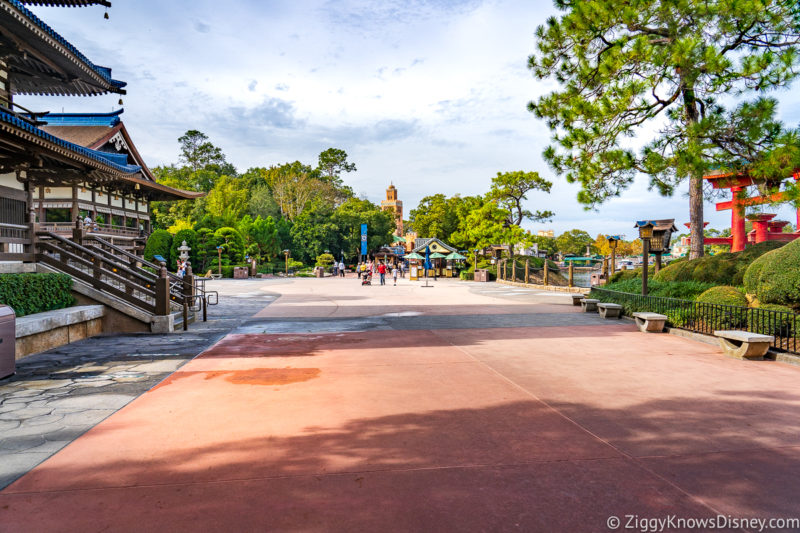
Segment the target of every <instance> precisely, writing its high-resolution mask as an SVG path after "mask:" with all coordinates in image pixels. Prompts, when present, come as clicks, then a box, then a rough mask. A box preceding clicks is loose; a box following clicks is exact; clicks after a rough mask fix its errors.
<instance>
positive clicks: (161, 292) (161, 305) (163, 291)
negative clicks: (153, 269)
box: [156, 265, 169, 316]
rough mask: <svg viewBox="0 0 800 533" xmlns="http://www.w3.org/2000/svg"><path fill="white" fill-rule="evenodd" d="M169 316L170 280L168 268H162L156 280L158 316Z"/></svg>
mask: <svg viewBox="0 0 800 533" xmlns="http://www.w3.org/2000/svg"><path fill="white" fill-rule="evenodd" d="M168 314H169V279H168V278H167V267H165V266H163V265H162V266H161V268H160V269H159V271H158V279H156V315H158V316H166V315H168Z"/></svg>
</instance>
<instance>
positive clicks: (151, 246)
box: [144, 229, 172, 266]
mask: <svg viewBox="0 0 800 533" xmlns="http://www.w3.org/2000/svg"><path fill="white" fill-rule="evenodd" d="M170 247H172V234H170V232H168V231H167V230H165V229H157V230H155V231H154V232H153V233H151V234H150V237H149V238H148V239H147V244H145V246H144V260H145V261H150V262H152V263H157V261H156V260H155V259H154V257H153V256H156V255H160V256H161V257H163V258H164V259H165V260H167V261H169V249H170ZM167 266H169V265H167Z"/></svg>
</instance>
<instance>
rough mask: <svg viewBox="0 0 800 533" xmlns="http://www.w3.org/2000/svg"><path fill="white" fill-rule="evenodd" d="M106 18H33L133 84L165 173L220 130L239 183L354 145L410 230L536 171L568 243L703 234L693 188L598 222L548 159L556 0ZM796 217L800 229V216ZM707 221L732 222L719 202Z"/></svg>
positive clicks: (88, 101)
mask: <svg viewBox="0 0 800 533" xmlns="http://www.w3.org/2000/svg"><path fill="white" fill-rule="evenodd" d="M112 4H113V7H112V8H111V9H109V10H108V13H109V17H110V18H109V20H105V19H104V18H103V12H104V11H105V8H103V7H100V6H94V7H86V8H43V7H32V8H31V10H32V11H34V12H35V13H36V14H37V15H38V16H39V17H40V18H42V20H44V21H45V22H46V23H48V24H49V25H50V26H51V27H52V28H53V29H55V30H56V31H57V32H58V33H60V34H61V35H62V36H63V37H65V38H66V39H67V40H68V41H70V42H71V43H72V44H73V45H75V46H76V47H77V48H78V49H79V50H81V51H82V52H83V53H84V54H85V55H86V56H87V57H89V59H90V60H92V61H93V62H94V63H96V64H98V65H103V66H107V67H111V68H112V72H113V77H114V78H115V79H118V80H123V81H126V82H127V83H128V85H127V87H126V89H127V91H128V94H127V95H125V96H123V101H124V105H123V106H122V107H124V108H125V112H124V114H123V115H122V119H123V122H124V123H125V125H126V127H127V129H128V131H129V132H130V134H131V136H132V138H133V141H134V143H135V144H136V146H137V148H138V149H139V152H140V153H141V154H142V156H143V157H144V159H145V161H146V162H147V164H148V165H149V166H151V167H153V166H157V165H163V164H171V163H177V162H178V153H179V148H178V142H177V139H178V137H180V136H181V135H182V134H183V133H184V132H186V131H187V130H190V129H197V130H200V131H202V132H204V133H205V134H207V135H208V136H209V138H210V140H211V142H213V143H214V144H215V145H217V146H219V147H221V148H222V150H223V152H224V153H225V154H226V156H227V159H228V161H229V162H231V163H233V164H234V165H235V166H236V168H237V169H238V170H239V171H242V172H243V171H245V170H246V169H248V168H250V167H254V166H270V165H275V164H281V163H285V162H291V161H295V160H299V161H301V162H304V163H306V164H311V165H316V161H317V156H318V154H319V153H320V152H321V151H323V150H325V149H327V148H330V147H336V148H340V149H343V150H345V151H346V152H347V154H348V156H349V159H350V161H352V162H354V163H355V164H356V166H357V169H358V170H357V171H356V172H353V173H351V174H347V175H345V176H344V180H345V182H346V183H347V184H349V185H350V186H351V187H353V189H354V190H355V191H356V193H357V194H358V195H365V196H366V197H367V198H369V199H370V200H371V201H373V202H375V203H379V202H380V201H381V200H382V199H384V198H385V190H386V188H387V187H388V186H389V184H390V183H394V185H395V186H396V187H397V189H398V197H399V199H400V200H402V201H403V204H404V208H405V218H408V212H409V211H410V210H411V209H413V208H414V207H416V205H417V203H418V202H419V200H420V199H422V198H423V197H425V196H428V195H432V194H437V193H443V194H445V195H447V196H451V195H454V194H461V195H473V194H483V193H485V192H486V191H487V190H488V189H489V186H490V182H491V179H492V177H493V176H495V175H496V174H497V172H506V171H513V170H524V171H537V172H539V173H540V175H542V176H543V177H545V178H547V179H549V180H551V181H553V183H554V186H553V189H552V191H551V193H550V194H544V193H540V192H532V193H531V194H529V196H528V203H527V204H526V207H527V208H529V209H531V210H545V209H547V210H551V211H554V212H555V217H554V219H553V220H552V222H549V223H536V224H534V223H526V224H524V227H525V228H526V229H531V230H533V231H537V230H540V229H552V230H554V231H555V232H556V234H560V233H562V232H564V231H568V230H571V229H573V228H579V229H583V230H586V231H588V232H589V233H590V234H591V235H592V236H595V235H597V234H598V233H603V234H622V235H627V236H628V237H630V238H633V237H634V234H635V230H633V222H634V221H635V220H641V219H658V218H675V219H676V224H678V225H679V227H680V228H681V229H684V228H683V226H682V224H683V223H685V222H688V220H689V216H688V204H689V202H688V196H687V192H686V191H687V189H686V188H685V187H684V188H682V189H680V190H678V191H677V192H676V193H675V195H674V196H673V197H670V198H664V197H661V196H660V195H658V194H657V193H655V192H652V191H648V190H647V179H646V178H644V177H641V178H639V179H637V181H636V182H635V183H634V184H633V186H631V187H630V188H629V189H628V190H627V191H626V192H625V193H624V194H623V195H622V196H620V197H618V198H614V199H612V200H610V201H608V202H606V203H604V204H602V205H601V206H599V207H598V208H597V210H595V211H586V210H584V208H583V207H582V206H581V205H579V204H578V203H577V201H576V195H577V192H578V186H577V185H573V184H568V183H567V182H566V180H565V179H564V178H563V177H560V176H557V175H555V173H554V172H553V171H552V169H551V168H550V167H549V166H548V165H547V163H545V162H544V160H543V158H542V151H543V150H544V149H545V147H546V146H547V145H548V144H549V142H550V135H551V132H550V131H549V130H548V128H547V126H546V124H545V123H544V122H543V121H540V120H538V119H536V118H535V117H534V116H533V114H531V113H530V112H528V111H527V108H526V106H527V104H528V102H529V101H531V100H535V99H537V98H538V97H540V96H542V95H545V94H547V93H549V92H550V91H552V90H554V89H555V88H556V87H557V86H556V85H555V84H554V82H552V81H540V80H536V79H535V78H534V77H533V76H532V74H531V73H530V71H529V70H528V68H527V58H528V56H529V55H531V54H532V53H534V52H535V39H534V32H535V31H536V27H537V26H539V25H541V24H544V23H545V21H546V19H547V17H549V16H551V15H557V11H556V10H555V8H554V7H553V5H552V2H551V1H550V0H527V1H523V0H486V1H483V0H403V1H402V2H391V1H388V0H318V1H317V0H314V1H305V0H286V1H285V0H269V1H263V0H226V1H225V2H220V1H219V0H168V1H163V0H113V2H112ZM797 88H798V84H797V83H795V85H794V86H793V87H792V89H794V91H792V90H782V91H780V92H775V93H772V94H773V95H774V96H776V97H777V98H778V99H779V101H780V103H781V106H780V108H779V113H780V117H781V118H782V119H783V120H784V121H785V122H786V123H787V124H789V125H791V126H793V127H794V126H797V125H798V123H800V91H798V90H797ZM118 100H119V96H118V95H105V96H97V97H92V98H81V97H71V98H70V97H58V98H45V97H19V98H18V99H17V101H18V102H19V103H20V104H22V105H24V106H26V107H28V108H32V109H36V110H49V111H53V112H62V111H64V112H106V111H111V110H116V109H119V107H120V106H119V105H118ZM772 212H777V213H778V214H779V218H781V219H784V220H791V221H792V222H793V223H794V221H795V215H794V212H793V211H792V210H790V209H789V208H788V207H783V208H781V209H779V210H777V211H775V210H774V209H773V210H772ZM705 213H706V216H705V218H706V220H707V221H709V222H710V227H715V228H718V229H722V228H726V227H729V226H730V212H715V209H714V206H713V204H711V203H707V204H706V208H705Z"/></svg>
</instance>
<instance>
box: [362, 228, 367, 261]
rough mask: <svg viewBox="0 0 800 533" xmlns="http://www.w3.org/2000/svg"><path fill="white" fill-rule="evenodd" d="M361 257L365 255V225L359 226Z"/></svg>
mask: <svg viewBox="0 0 800 533" xmlns="http://www.w3.org/2000/svg"><path fill="white" fill-rule="evenodd" d="M361 255H367V225H366V224H361Z"/></svg>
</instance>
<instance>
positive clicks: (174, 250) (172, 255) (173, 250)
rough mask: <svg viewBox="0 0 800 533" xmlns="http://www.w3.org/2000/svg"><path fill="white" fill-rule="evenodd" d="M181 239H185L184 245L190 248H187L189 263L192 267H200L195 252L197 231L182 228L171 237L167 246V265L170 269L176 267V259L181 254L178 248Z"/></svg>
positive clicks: (196, 248) (196, 251)
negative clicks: (170, 241) (170, 242)
mask: <svg viewBox="0 0 800 533" xmlns="http://www.w3.org/2000/svg"><path fill="white" fill-rule="evenodd" d="M183 241H186V246H188V247H189V248H191V250H189V263H191V265H192V269H195V268H199V267H200V262H199V261H198V260H197V257H198V255H197V253H198V252H199V249H198V244H197V232H196V231H194V230H193V229H182V230H180V231H179V232H178V233H176V234H175V236H174V237H173V238H172V244H171V245H170V247H169V264H168V265H167V267H168V268H169V269H170V270H175V269H177V265H178V259H179V258H180V255H181V252H180V250H178V248H180V246H181V244H182V243H183Z"/></svg>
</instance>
